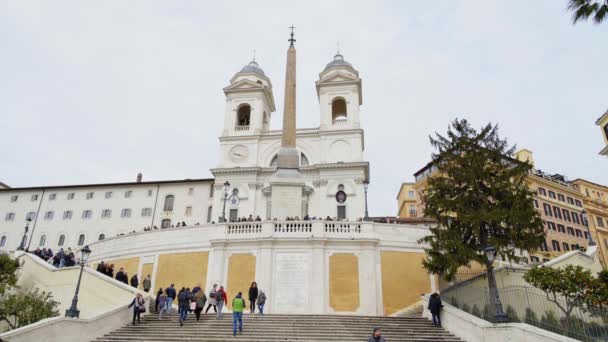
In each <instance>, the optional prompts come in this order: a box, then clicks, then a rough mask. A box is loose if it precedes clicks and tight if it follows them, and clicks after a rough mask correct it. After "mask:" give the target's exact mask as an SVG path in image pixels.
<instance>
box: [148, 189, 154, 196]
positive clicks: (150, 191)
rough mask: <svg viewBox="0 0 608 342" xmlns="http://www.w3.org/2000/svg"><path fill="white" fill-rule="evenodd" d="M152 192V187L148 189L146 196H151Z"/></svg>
mask: <svg viewBox="0 0 608 342" xmlns="http://www.w3.org/2000/svg"><path fill="white" fill-rule="evenodd" d="M153 193H154V191H152V189H150V190H148V197H152V194H153Z"/></svg>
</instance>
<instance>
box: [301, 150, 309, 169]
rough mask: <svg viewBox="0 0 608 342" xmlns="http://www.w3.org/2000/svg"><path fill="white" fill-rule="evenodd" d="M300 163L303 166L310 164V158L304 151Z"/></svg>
mask: <svg viewBox="0 0 608 342" xmlns="http://www.w3.org/2000/svg"><path fill="white" fill-rule="evenodd" d="M300 165H302V166H307V165H309V162H308V158H307V157H306V155H304V153H300Z"/></svg>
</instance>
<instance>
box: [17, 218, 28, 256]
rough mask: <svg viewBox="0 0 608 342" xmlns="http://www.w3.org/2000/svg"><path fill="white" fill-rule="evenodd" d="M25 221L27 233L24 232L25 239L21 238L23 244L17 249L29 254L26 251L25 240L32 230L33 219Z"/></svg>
mask: <svg viewBox="0 0 608 342" xmlns="http://www.w3.org/2000/svg"><path fill="white" fill-rule="evenodd" d="M25 221H26V222H27V223H26V224H25V231H24V232H23V237H22V238H21V244H19V247H18V248H17V250H18V251H26V252H27V250H26V249H25V242H26V241H25V240H26V239H27V232H29V230H30V222H32V218H31V217H29V216H28V217H27V218H26V219H25Z"/></svg>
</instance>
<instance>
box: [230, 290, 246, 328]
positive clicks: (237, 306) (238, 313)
mask: <svg viewBox="0 0 608 342" xmlns="http://www.w3.org/2000/svg"><path fill="white" fill-rule="evenodd" d="M244 308H245V300H244V299H243V293H241V292H239V294H237V295H236V297H234V299H233V300H232V335H233V336H236V322H237V321H238V322H239V331H240V332H241V334H242V333H243V309H244Z"/></svg>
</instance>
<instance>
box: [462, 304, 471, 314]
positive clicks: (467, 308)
mask: <svg viewBox="0 0 608 342" xmlns="http://www.w3.org/2000/svg"><path fill="white" fill-rule="evenodd" d="M462 311H464V312H468V313H471V307H470V306H469V304H462Z"/></svg>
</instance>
